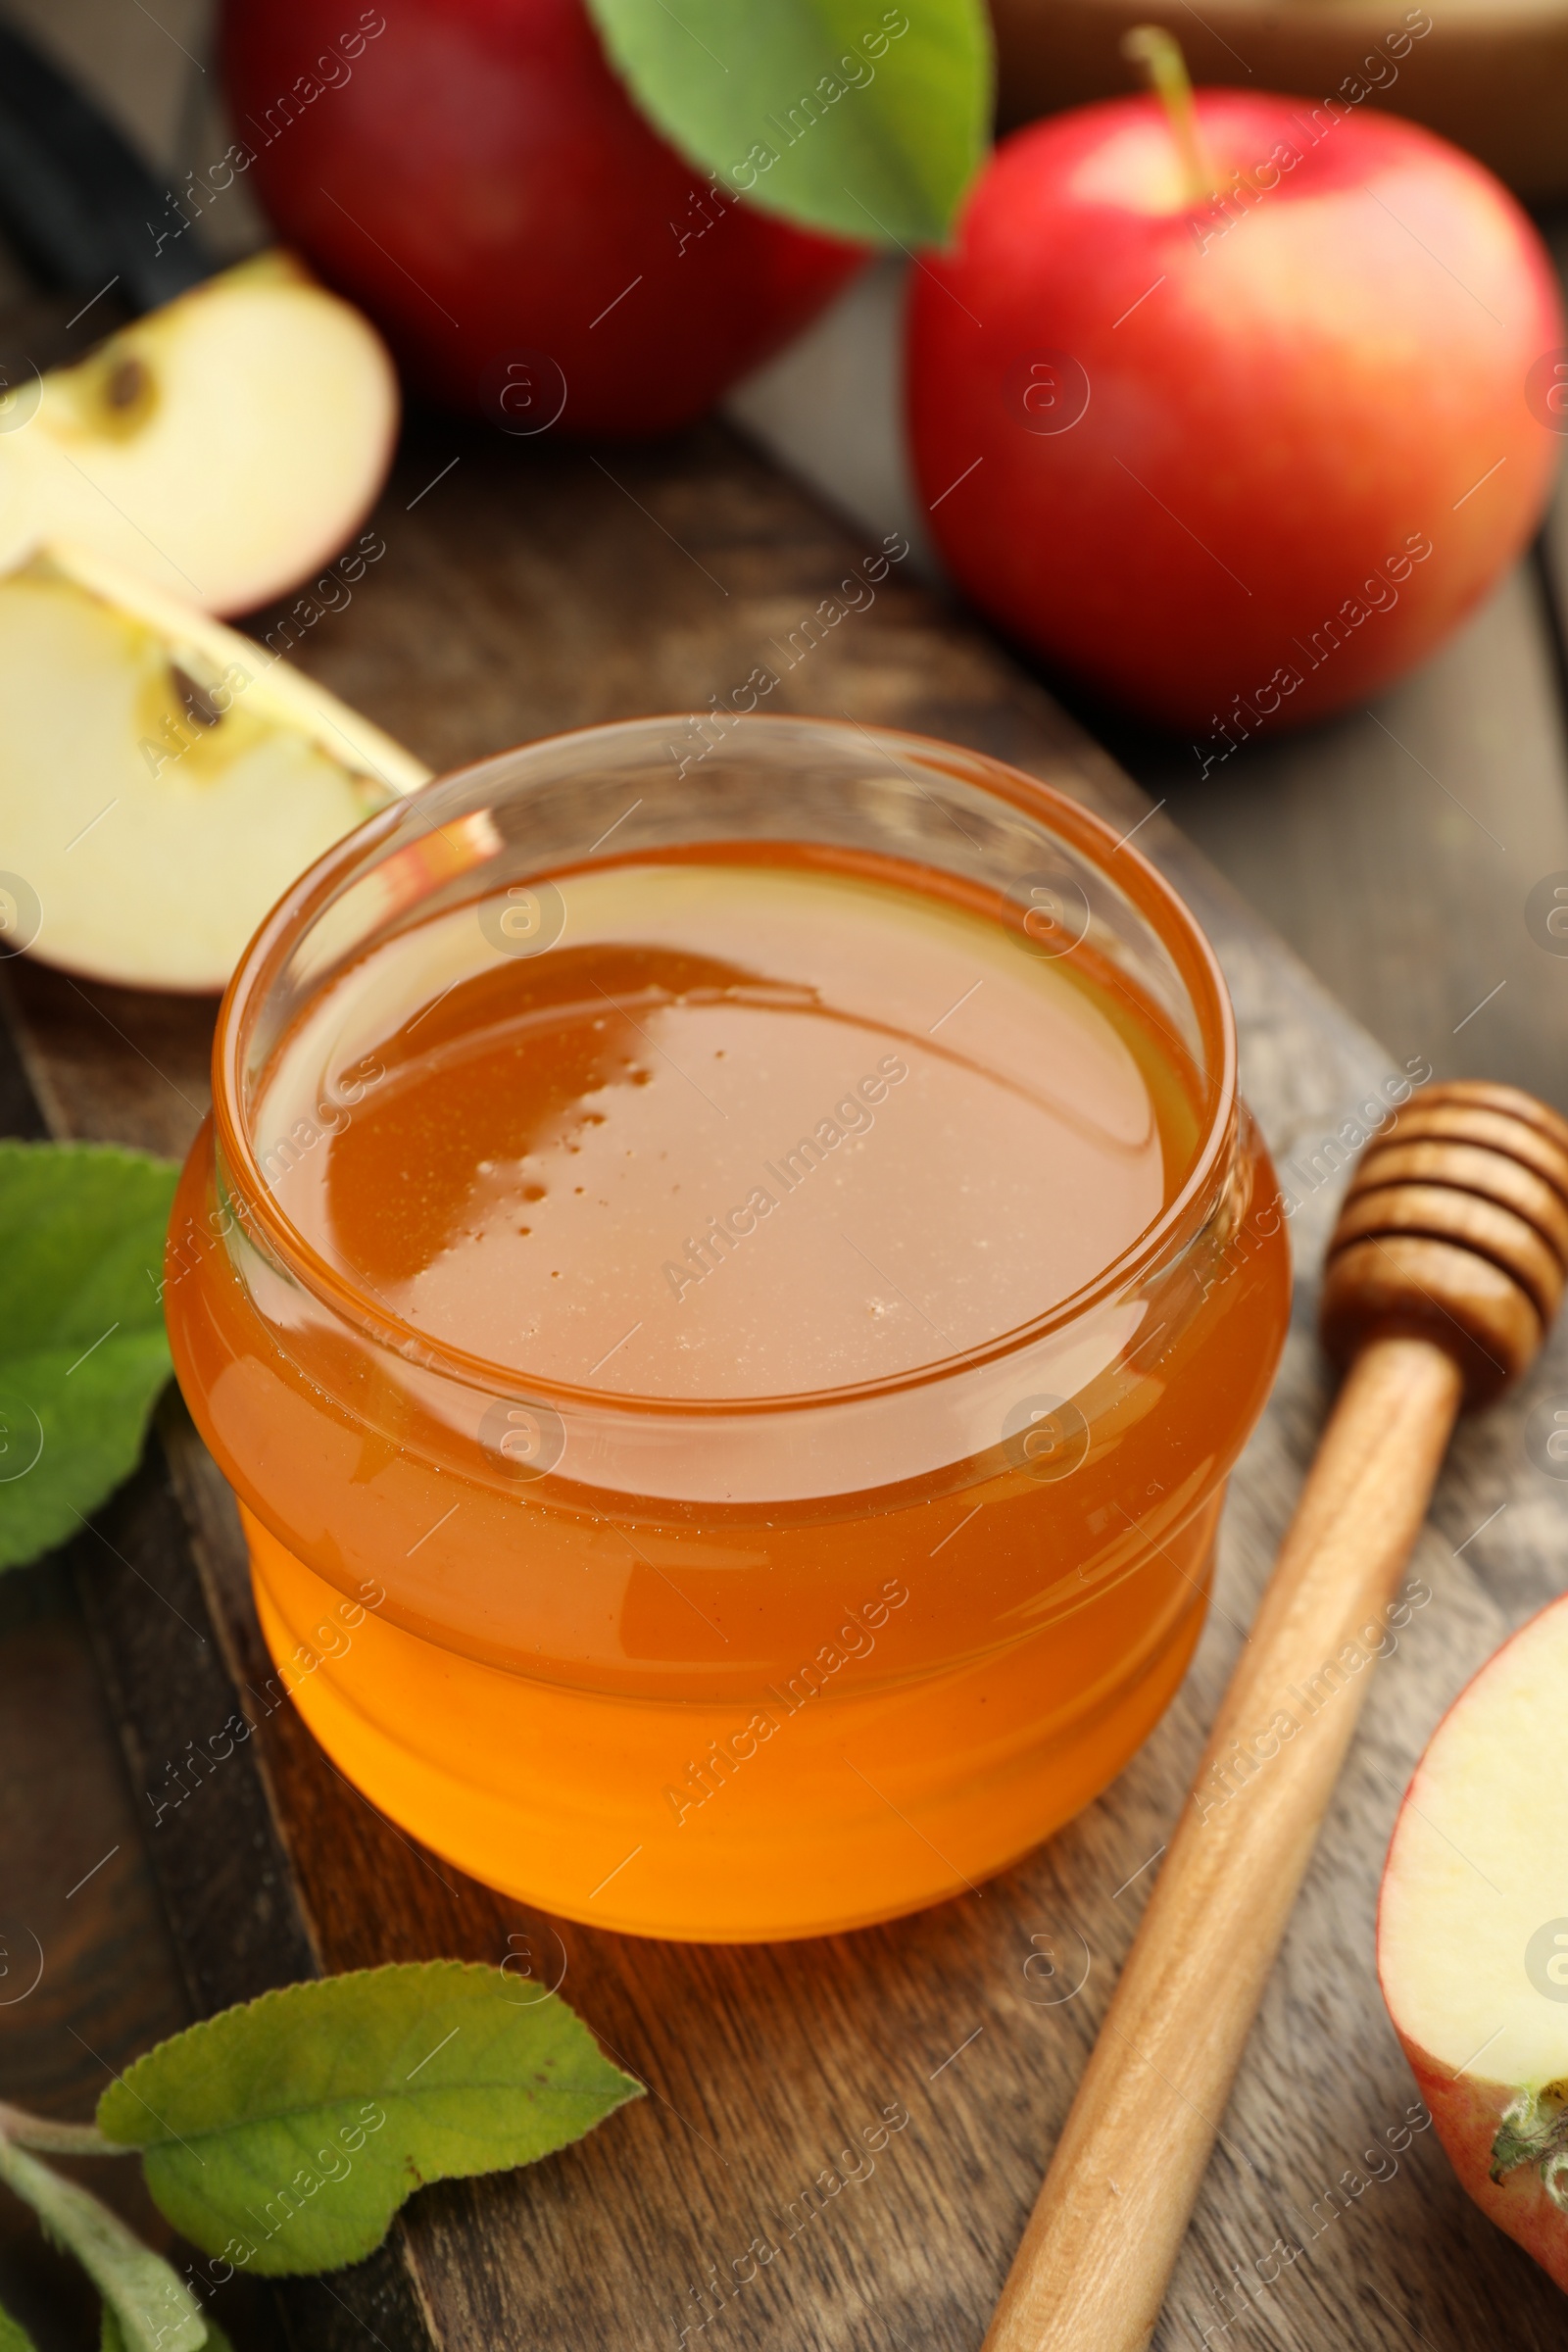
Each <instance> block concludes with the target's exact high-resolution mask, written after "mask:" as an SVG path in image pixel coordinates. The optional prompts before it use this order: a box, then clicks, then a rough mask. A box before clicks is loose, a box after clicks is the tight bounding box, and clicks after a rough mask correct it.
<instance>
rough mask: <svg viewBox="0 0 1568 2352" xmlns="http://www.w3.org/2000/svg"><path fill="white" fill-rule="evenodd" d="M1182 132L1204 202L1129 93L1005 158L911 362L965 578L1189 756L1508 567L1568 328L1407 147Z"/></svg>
mask: <svg viewBox="0 0 1568 2352" xmlns="http://www.w3.org/2000/svg"><path fill="white" fill-rule="evenodd" d="M1406 46H1408V42H1406ZM1197 114H1198V123H1199V126H1200V130H1201V140H1202V143H1203V145H1204V146H1205V147H1206V150H1207V156H1208V161H1209V163H1210V165H1211V167H1212V174H1213V177H1212V183H1211V184H1213V185H1216V186H1217V187H1219V189H1220V190H1221V195H1220V196H1219V197H1218V198H1212V199H1210V198H1205V199H1204V200H1203V201H1201V202H1197V201H1194V200H1193V198H1192V197H1191V196H1190V194H1189V193H1188V188H1189V185H1190V183H1189V182H1188V181H1187V180H1186V179H1185V178H1184V173H1183V167H1182V160H1181V155H1180V151H1179V149H1178V146H1177V142H1176V139H1175V137H1174V136H1173V132H1172V127H1171V124H1170V123H1169V122H1168V120H1167V118H1166V116H1165V114H1164V112H1163V111H1162V109H1161V107H1160V105H1159V104H1158V103H1157V102H1156V101H1155V100H1154V99H1153V98H1152V97H1147V98H1146V97H1139V98H1126V99H1118V100H1113V101H1111V102H1110V103H1108V104H1105V105H1101V106H1089V107H1081V108H1079V109H1077V110H1075V111H1074V112H1073V113H1071V114H1067V115H1061V116H1058V117H1056V118H1055V119H1054V120H1053V121H1050V122H1046V123H1037V124H1035V125H1033V126H1032V127H1030V128H1028V129H1026V130H1022V131H1019V132H1017V133H1016V134H1015V135H1014V136H1013V137H1011V138H1009V139H1007V140H1006V141H1005V143H1004V144H1003V145H1002V146H1001V147H1000V148H999V149H998V150H997V152H996V154H995V156H994V157H993V159H992V161H991V163H990V165H989V167H988V169H987V170H986V171H985V172H984V173H983V174H982V176H981V178H980V180H979V181H978V183H977V184H976V186H975V188H974V191H973V193H972V194H971V196H970V199H969V202H968V205H967V209H966V211H965V213H964V215H963V218H962V221H961V224H960V228H959V233H958V237H957V241H956V248H955V250H954V251H953V252H951V253H949V254H946V255H943V256H934V257H932V258H931V259H930V260H929V261H928V263H927V264H926V266H925V268H924V269H923V270H920V271H917V272H916V273H915V275H914V278H913V280H912V291H911V296H910V307H909V317H908V343H907V399H908V410H909V419H910V426H911V433H912V441H913V454H914V462H915V466H916V469H917V473H918V478H919V484H920V488H921V491H922V493H923V495H924V498H925V501H926V504H927V505H928V507H929V509H930V513H931V525H932V529H933V531H934V532H935V534H936V538H937V541H938V543H939V545H940V548H941V551H942V554H943V556H944V558H945V559H946V561H947V563H948V564H949V565H950V567H951V569H952V570H953V572H954V574H955V575H956V578H957V580H958V581H959V582H960V583H961V585H962V586H963V587H964V588H965V589H966V590H967V591H968V593H969V595H970V596H971V597H973V599H974V600H975V602H976V603H977V604H979V605H981V606H983V607H984V609H985V610H986V611H987V612H988V613H991V614H992V615H994V616H995V618H996V619H997V620H998V621H999V622H1000V623H1001V624H1002V625H1003V627H1004V628H1005V629H1006V630H1008V631H1010V632H1011V633H1012V634H1014V635H1015V636H1016V637H1018V638H1020V639H1022V640H1023V641H1024V642H1025V643H1026V644H1028V645H1030V646H1031V647H1034V648H1036V649H1038V650H1039V651H1040V652H1041V653H1043V654H1045V655H1046V656H1048V657H1049V658H1050V659H1051V660H1052V661H1054V662H1059V663H1061V664H1063V665H1065V666H1068V667H1070V668H1072V669H1075V670H1077V671H1079V672H1081V673H1082V674H1083V675H1084V676H1085V677H1086V678H1088V679H1090V680H1092V681H1093V682H1094V683H1095V684H1096V685H1097V686H1098V687H1100V688H1101V689H1103V690H1104V691H1106V692H1107V693H1109V694H1110V695H1112V696H1114V697H1115V698H1116V699H1117V700H1119V701H1122V702H1125V703H1128V704H1131V705H1132V706H1133V707H1134V708H1136V709H1138V710H1140V711H1145V712H1147V713H1149V714H1151V715H1152V716H1153V717H1155V718H1157V719H1160V720H1163V721H1165V722H1167V723H1169V724H1172V725H1180V726H1182V727H1184V728H1192V729H1195V730H1198V731H1199V732H1200V733H1201V738H1202V741H1201V744H1200V745H1199V746H1198V747H1197V748H1198V749H1199V754H1200V759H1201V760H1206V761H1208V762H1210V763H1211V762H1212V761H1213V760H1216V759H1220V758H1224V757H1226V756H1227V755H1228V750H1229V748H1230V746H1231V745H1232V744H1233V743H1234V742H1235V741H1238V740H1240V738H1241V737H1242V736H1244V735H1246V734H1249V733H1250V732H1252V731H1253V730H1255V728H1256V727H1257V726H1258V725H1259V724H1260V723H1265V722H1266V723H1271V724H1274V725H1280V724H1285V723H1288V722H1291V721H1297V720H1300V719H1304V718H1308V717H1314V716H1316V715H1317V714H1318V713H1320V712H1322V711H1329V710H1333V709H1335V708H1336V707H1337V706H1339V705H1342V704H1346V703H1350V702H1354V701H1357V700H1359V699H1361V698H1362V697H1364V696H1366V695H1368V694H1370V693H1372V692H1374V691H1375V690H1376V689H1377V688H1378V687H1380V686H1381V685H1383V684H1384V683H1385V681H1387V680H1388V679H1390V678H1393V677H1395V676H1397V674H1398V673H1399V672H1400V671H1402V670H1405V669H1408V668H1409V667H1410V666H1411V665H1412V664H1413V663H1415V662H1420V661H1421V660H1422V659H1423V658H1424V657H1425V656H1426V655H1427V654H1429V653H1430V652H1431V651H1432V649H1433V648H1434V647H1435V646H1436V645H1437V644H1438V643H1439V642H1440V641H1441V640H1442V639H1443V638H1444V637H1445V636H1446V634H1447V633H1448V631H1449V630H1450V629H1452V628H1453V627H1454V625H1455V624H1456V623H1457V622H1458V621H1459V620H1460V619H1461V618H1462V616H1463V615H1464V614H1465V613H1467V612H1468V611H1469V610H1470V609H1471V607H1472V606H1473V605H1474V604H1475V603H1476V601H1477V600H1478V598H1480V597H1481V596H1482V595H1484V594H1485V592H1486V590H1487V589H1488V587H1490V585H1491V584H1492V583H1493V581H1494V580H1495V579H1496V578H1497V576H1498V574H1499V573H1500V572H1501V571H1502V570H1503V569H1504V568H1505V566H1506V565H1507V564H1510V563H1511V562H1512V561H1513V559H1514V558H1515V557H1516V556H1517V554H1518V552H1519V550H1520V549H1521V548H1522V547H1523V545H1524V544H1525V542H1526V540H1527V539H1528V538H1529V536H1530V533H1531V532H1532V530H1533V529H1534V527H1535V525H1536V523H1537V521H1538V519H1539V517H1540V515H1541V512H1542V508H1543V506H1544V500H1545V497H1546V492H1547V487H1548V484H1549V481H1550V477H1551V474H1552V470H1553V466H1554V462H1555V459H1556V456H1557V452H1558V449H1559V446H1560V444H1559V441H1558V439H1557V433H1558V431H1559V430H1560V429H1562V428H1563V427H1564V426H1565V425H1568V417H1556V416H1554V415H1553V413H1552V410H1551V408H1550V406H1549V405H1548V402H1549V399H1550V398H1551V397H1553V396H1554V397H1557V398H1560V396H1561V395H1560V388H1559V384H1560V381H1561V382H1568V368H1565V369H1564V371H1563V376H1562V378H1561V379H1558V378H1556V377H1553V376H1552V375H1551V372H1550V370H1551V367H1552V364H1553V363H1554V362H1555V361H1557V360H1563V361H1568V352H1564V351H1562V350H1561V349H1560V348H1559V347H1560V346H1561V345H1562V344H1563V343H1564V341H1565V339H1568V338H1565V331H1564V323H1563V315H1562V308H1561V304H1560V302H1559V299H1558V294H1557V287H1556V281H1555V278H1554V276H1553V273H1552V270H1551V267H1550V264H1549V262H1548V260H1547V257H1546V254H1545V252H1544V248H1543V246H1542V244H1541V241H1540V239H1539V237H1538V236H1537V235H1536V233H1535V231H1534V229H1533V228H1532V227H1531V225H1530V222H1529V221H1527V220H1526V218H1525V216H1524V214H1523V213H1522V212H1521V211H1520V210H1519V207H1518V206H1517V205H1516V204H1515V203H1514V201H1513V199H1512V198H1511V197H1510V196H1509V195H1508V194H1507V193H1506V191H1505V190H1504V189H1503V188H1502V187H1501V186H1500V185H1499V184H1498V182H1497V181H1496V180H1495V179H1494V178H1493V177H1492V176H1491V174H1490V173H1489V172H1485V171H1483V170H1482V168H1481V167H1480V165H1478V164H1475V163H1472V162H1471V161H1470V160H1469V159H1468V158H1467V157H1465V156H1463V155H1461V154H1459V153H1458V152H1457V151H1456V150H1455V149H1454V148H1452V147H1449V146H1447V145H1446V144H1445V142H1444V141H1443V140H1442V139H1439V138H1436V137H1434V136H1433V135H1432V133H1430V132H1429V131H1426V130H1422V129H1419V128H1417V127H1416V125H1415V124H1413V123H1402V122H1397V121H1395V120H1394V119H1393V118H1392V117H1389V116H1386V115H1378V114H1375V113H1372V112H1370V111H1360V112H1353V113H1352V112H1350V111H1348V109H1347V108H1346V107H1345V106H1344V105H1342V104H1337V105H1336V107H1335V108H1333V109H1330V108H1326V107H1323V106H1319V107H1317V108H1316V109H1314V108H1313V106H1312V104H1311V102H1310V101H1308V100H1304V99H1292V98H1278V97H1264V96H1252V95H1250V94H1246V93H1243V92H1239V91H1232V90H1204V91H1200V92H1199V93H1198V94H1197ZM1538 362H1539V363H1541V364H1542V365H1541V371H1540V376H1539V378H1538V381H1537V382H1535V383H1533V384H1532V385H1531V386H1530V389H1529V391H1528V393H1527V382H1526V379H1527V376H1529V375H1530V372H1531V370H1532V368H1533V367H1535V366H1536V364H1537V363H1538Z"/></svg>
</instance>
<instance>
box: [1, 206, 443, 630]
mask: <svg viewBox="0 0 1568 2352" xmlns="http://www.w3.org/2000/svg"><path fill="white" fill-rule="evenodd" d="M397 422H398V390H397V377H396V374H395V372H394V370H393V367H392V362H391V360H390V358H389V357H388V355H387V351H386V347H385V345H384V344H383V343H382V342H381V339H380V337H379V336H378V335H377V334H376V332H375V329H374V328H373V327H372V326H371V325H370V324H369V321H368V319H364V318H363V317H362V316H361V314H360V313H359V312H358V311H357V310H355V309H354V308H353V306H352V305H351V304H349V303H346V302H343V301H340V300H339V298H338V296H337V295H335V294H329V293H328V292H327V291H326V289H325V287H324V286H320V285H318V284H317V282H316V280H315V279H314V278H312V277H311V276H310V274H309V273H308V272H307V271H306V270H304V269H303V268H302V267H301V265H300V264H299V263H297V262H295V261H294V260H293V259H292V258H291V257H290V256H288V255H286V254H283V253H279V252H270V253H266V254H262V255H260V256H259V257H258V258H257V259H256V260H254V261H250V262H243V263H241V264H240V265H239V266H238V267H237V268H235V269H232V270H223V271H222V272H221V274H220V275H219V276H217V277H212V278H209V279H208V280H207V281H206V283H205V284H203V285H200V286H197V287H195V288H193V290H192V291H191V292H190V293H188V294H182V295H180V296H179V297H178V298H177V299H176V300H175V301H173V302H169V303H165V304H164V305H163V307H162V308H161V309H159V310H156V311H150V312H149V313H148V314H147V316H146V317H145V318H143V319H135V320H134V321H133V322H132V323H131V324H130V325H129V326H126V327H123V328H122V329H121V331H120V332H119V333H118V334H114V335H111V336H110V337H109V339H108V341H107V342H105V343H102V344H100V345H99V347H98V349H97V350H96V351H94V352H92V353H90V354H89V355H88V357H87V358H86V359H84V360H81V361H79V362H78V363H77V364H76V365H75V366H74V367H71V368H56V369H54V370H53V371H52V372H51V373H49V374H47V375H44V376H42V377H41V378H37V377H34V378H30V379H26V380H19V381H18V382H17V383H16V384H15V385H14V386H13V388H12V389H11V390H10V392H9V393H8V394H7V395H6V397H5V400H4V402H3V404H0V566H8V565H10V564H15V563H17V562H18V561H19V560H20V559H21V557H22V556H24V555H25V553H26V552H27V551H28V549H29V548H30V547H31V546H32V545H34V544H35V543H37V542H38V541H41V540H51V541H65V542H67V543H68V544H70V545H72V546H75V547H81V548H85V549H89V550H91V551H92V552H93V553H94V554H97V555H102V556H106V557H108V558H109V559H110V561H111V562H113V563H117V564H123V565H124V566H125V567H126V568H127V569H128V570H131V571H136V572H140V573H141V574H142V575H143V576H144V577H145V578H147V579H149V580H151V581H152V582H153V583H154V584H155V585H156V586H158V587H160V588H162V589H164V590H165V591H166V592H167V593H168V594H169V595H171V596H177V597H182V598H184V599H185V600H186V602H187V603H190V604H193V605H198V606H200V607H201V608H202V610H203V611H204V612H208V613H250V612H254V611H255V610H256V609H257V607H258V606H260V605H264V604H266V603H268V602H269V601H270V599H271V598H272V597H274V596H278V595H281V594H282V592H283V591H284V590H285V589H287V588H291V587H293V586H294V585H295V583H296V582H297V581H299V580H301V579H303V578H305V576H306V575H307V574H308V573H309V572H312V571H314V570H316V569H317V568H318V567H319V565H320V564H324V563H326V562H327V561H329V560H330V558H331V557H333V556H335V555H336V554H337V552H338V550H339V549H340V548H341V547H342V546H343V545H344V543H345V542H346V540H347V539H348V538H349V536H350V535H351V533H352V532H353V530H354V528H355V526H356V525H357V524H358V523H359V522H360V520H361V519H362V517H363V516H364V515H365V514H366V513H367V511H368V508H369V507H370V506H371V504H372V503H373V501H374V499H375V496H376V493H377V491H378V490H379V489H380V486H381V483H382V481H383V480H384V478H385V475H386V469H387V466H388V465H389V463H390V461H391V455H392V444H393V439H394V436H395V434H396V431H397Z"/></svg>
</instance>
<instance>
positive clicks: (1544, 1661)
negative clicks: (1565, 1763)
mask: <svg viewBox="0 0 1568 2352" xmlns="http://www.w3.org/2000/svg"><path fill="white" fill-rule="evenodd" d="M1565 1688H1568V1599H1562V1600H1557V1601H1554V1602H1552V1604H1551V1605H1550V1607H1549V1608H1545V1609H1544V1610H1543V1611H1542V1612H1541V1614H1540V1616H1538V1617H1534V1618H1532V1619H1531V1621H1530V1623H1529V1624H1528V1625H1526V1626H1525V1627H1523V1628H1522V1630H1521V1631H1520V1632H1519V1633H1517V1634H1515V1635H1514V1637H1513V1639H1512V1640H1511V1641H1510V1642H1505V1643H1504V1644H1503V1646H1502V1648H1501V1649H1499V1650H1498V1651H1497V1653H1496V1655H1495V1657H1493V1658H1492V1659H1490V1660H1489V1661H1488V1663H1487V1664H1486V1665H1485V1666H1483V1667H1482V1669H1481V1672H1480V1673H1479V1674H1478V1675H1477V1676H1476V1677H1475V1679H1474V1681H1473V1682H1472V1683H1470V1684H1469V1685H1468V1687H1467V1688H1466V1689H1465V1690H1464V1691H1461V1692H1460V1694H1459V1696H1458V1697H1457V1698H1456V1699H1455V1700H1454V1702H1453V1705H1452V1706H1451V1707H1450V1708H1449V1710H1448V1713H1447V1714H1446V1716H1445V1718H1444V1720H1443V1722H1442V1723H1441V1724H1440V1725H1439V1726H1438V1729H1437V1731H1436V1732H1435V1733H1434V1735H1433V1738H1432V1740H1431V1743H1430V1745H1429V1746H1428V1748H1427V1751H1426V1753H1425V1755H1424V1756H1423V1757H1422V1759H1421V1761H1420V1763H1419V1764H1418V1765H1417V1767H1416V1772H1415V1778H1414V1779H1413V1780H1412V1781H1411V1783H1410V1786H1409V1789H1408V1790H1407V1791H1406V1793H1405V1798H1404V1802H1403V1804H1402V1805H1401V1807H1400V1809H1399V1815H1398V1819H1397V1822H1396V1824H1395V1830H1394V1838H1393V1842H1392V1843H1391V1845H1390V1847H1389V1858H1388V1862H1387V1864H1386V1866H1385V1868H1384V1873H1383V1890H1382V1897H1381V1900H1380V1903H1379V1907H1378V1974H1379V1977H1380V1979H1381V1982H1382V1985H1383V1997H1384V1999H1385V2000H1386V2001H1387V2003H1388V2008H1389V2015H1390V2017H1391V2018H1392V2019H1393V2021H1394V2026H1395V2030H1396V2032H1397V2034H1398V2036H1399V2039H1400V2041H1401V2042H1402V2043H1403V2045H1404V2053H1405V2056H1406V2057H1407V2058H1408V2059H1409V2061H1410V2064H1411V2066H1412V2068H1413V2069H1414V2071H1415V2078H1416V2081H1417V2082H1418V2083H1419V2084H1420V2087H1421V2095H1422V2097H1423V2098H1424V2099H1425V2100H1426V2102H1427V2105H1428V2106H1429V2107H1430V2108H1431V2110H1432V2118H1433V2121H1434V2123H1435V2124H1436V2126H1437V2130H1438V2136H1439V2138H1440V2139H1441V2140H1442V2141H1443V2144H1444V2146H1445V2148H1446V2150H1447V2153H1448V2157H1449V2160H1450V2161H1451V2163H1452V2165H1453V2168H1454V2171H1455V2172H1456V2173H1457V2174H1458V2176H1459V2180H1460V2181H1461V2182H1462V2184H1463V2186H1464V2187H1465V2189H1466V2190H1467V2191H1468V2192H1469V2194H1470V2195H1471V2196H1472V2197H1473V2198H1474V2199H1475V2201H1476V2203H1477V2204H1478V2205H1479V2206H1480V2207H1481V2210H1482V2211H1483V2213H1486V2214H1490V2215H1491V2217H1492V2219H1493V2220H1494V2221H1495V2223H1496V2224H1497V2225H1498V2227H1499V2229H1506V2230H1507V2232H1508V2234H1509V2236H1510V2237H1514V2238H1517V2239H1518V2241H1519V2243H1520V2244H1521V2245H1522V2246H1523V2247H1525V2249H1526V2250H1527V2252H1529V2253H1531V2254H1533V2255H1534V2256H1535V2258H1536V2260H1537V2261H1538V2262H1539V2263H1540V2264H1541V2265H1542V2266H1543V2268H1544V2269H1545V2270H1546V2271H1549V2272H1550V2274H1551V2276H1552V2278H1554V2279H1555V2280H1556V2282H1557V2284H1558V2285H1559V2286H1561V2287H1568V1776H1565V1775H1564V1774H1563V1772H1562V1771H1561V1769H1560V1768H1559V1766H1558V1763H1557V1742H1558V1726H1559V1721H1560V1718H1561V1713H1562V1693H1563V1691H1564V1689H1565Z"/></svg>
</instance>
